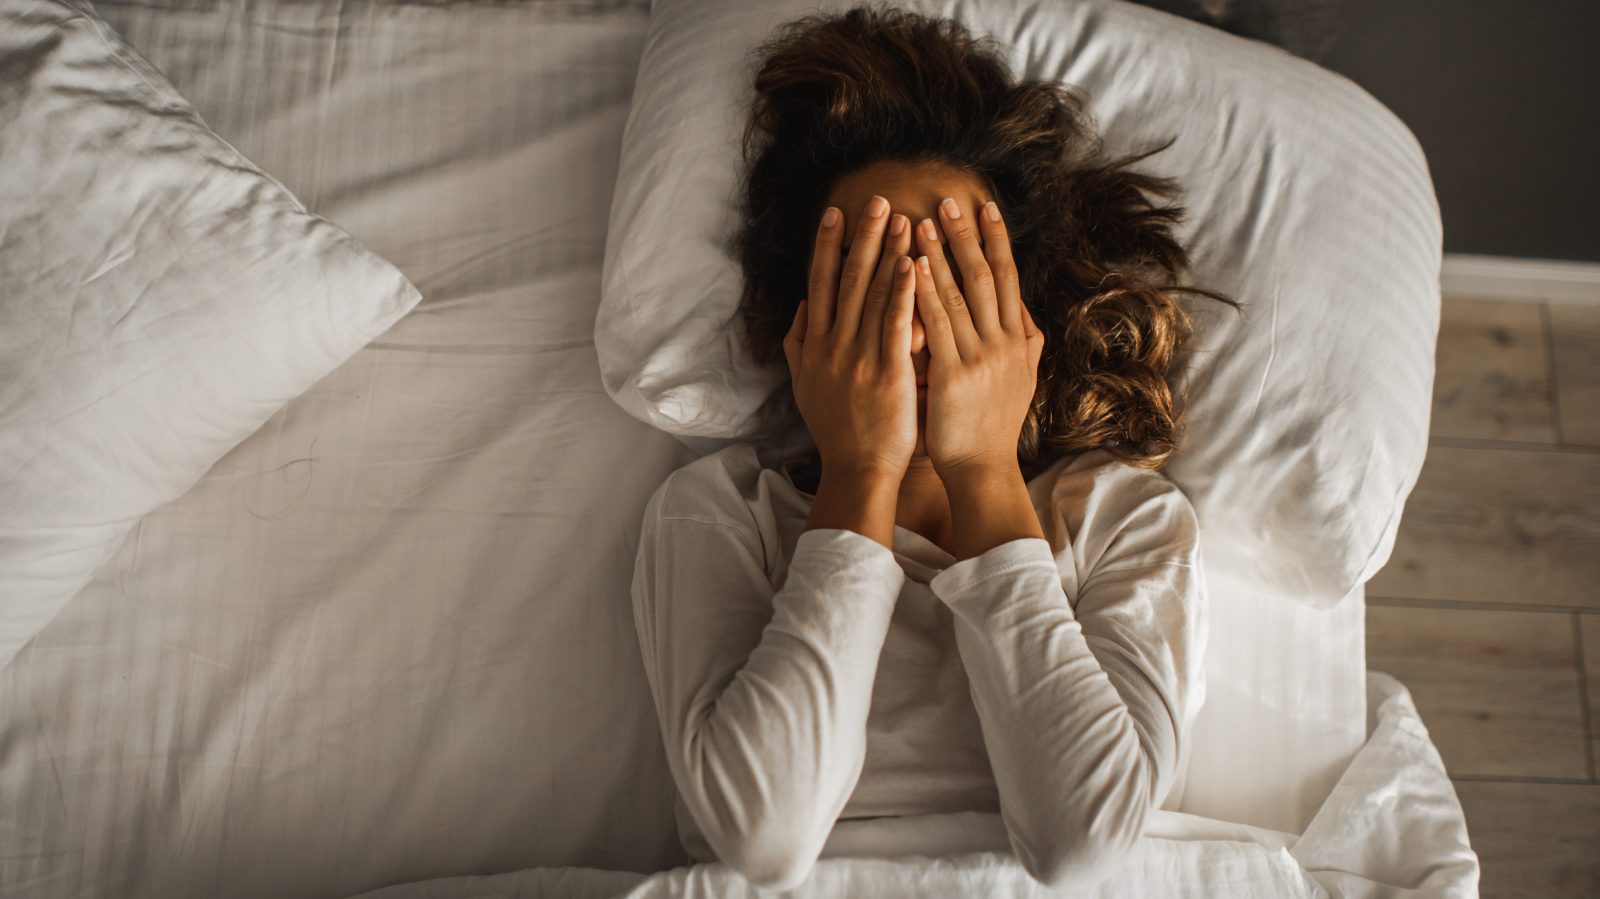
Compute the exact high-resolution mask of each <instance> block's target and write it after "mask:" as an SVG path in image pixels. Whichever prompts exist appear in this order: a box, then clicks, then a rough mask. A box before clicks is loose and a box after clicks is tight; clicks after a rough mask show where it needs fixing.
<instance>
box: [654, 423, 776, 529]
mask: <svg viewBox="0 0 1600 899" xmlns="http://www.w3.org/2000/svg"><path fill="white" fill-rule="evenodd" d="M761 468H762V465H761V460H760V458H759V457H758V455H757V452H756V449H755V447H754V446H752V445H751V444H748V443H735V444H730V445H728V446H725V447H723V448H722V449H719V450H717V451H715V452H713V453H709V454H707V455H704V456H701V457H699V458H698V459H695V460H694V461H692V462H690V463H688V464H687V465H684V466H683V467H681V468H679V469H677V470H676V471H674V472H672V474H669V475H667V479H666V480H665V481H663V482H662V483H661V486H660V487H658V488H656V492H655V495H654V496H653V497H651V500H650V507H651V510H652V511H653V512H654V513H655V517H657V518H707V519H712V520H719V521H725V523H730V524H731V523H737V522H745V521H748V520H749V519H750V514H749V508H748V505H747V503H746V502H745V500H744V497H745V496H746V494H747V492H748V490H749V487H750V486H751V485H752V484H753V483H754V482H755V480H756V479H757V478H758V477H759V476H760V473H761Z"/></svg>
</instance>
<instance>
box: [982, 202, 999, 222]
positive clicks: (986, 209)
mask: <svg viewBox="0 0 1600 899" xmlns="http://www.w3.org/2000/svg"><path fill="white" fill-rule="evenodd" d="M983 214H984V215H987V216H988V217H989V221H991V222H998V221H1000V207H999V206H996V205H995V204H994V201H993V200H990V201H989V202H987V203H985V204H984V205H983Z"/></svg>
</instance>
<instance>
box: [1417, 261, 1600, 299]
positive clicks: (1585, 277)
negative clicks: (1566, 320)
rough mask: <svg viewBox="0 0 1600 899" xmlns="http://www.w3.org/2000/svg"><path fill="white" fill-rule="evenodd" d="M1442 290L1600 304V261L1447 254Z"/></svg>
mask: <svg viewBox="0 0 1600 899" xmlns="http://www.w3.org/2000/svg"><path fill="white" fill-rule="evenodd" d="M1439 288H1440V292H1441V293H1443V294H1444V295H1445V296H1447V297H1481V298H1483V299H1491V300H1527V301H1532V302H1538V301H1542V300H1548V301H1549V302H1552V303H1579V304H1589V303H1593V304H1596V305H1600V262H1573V261H1570V260H1567V259H1524V258H1520V257H1516V256H1475V255H1472V254H1468V253H1446V254H1444V265H1443V266H1442V267H1441V268H1440V271H1439Z"/></svg>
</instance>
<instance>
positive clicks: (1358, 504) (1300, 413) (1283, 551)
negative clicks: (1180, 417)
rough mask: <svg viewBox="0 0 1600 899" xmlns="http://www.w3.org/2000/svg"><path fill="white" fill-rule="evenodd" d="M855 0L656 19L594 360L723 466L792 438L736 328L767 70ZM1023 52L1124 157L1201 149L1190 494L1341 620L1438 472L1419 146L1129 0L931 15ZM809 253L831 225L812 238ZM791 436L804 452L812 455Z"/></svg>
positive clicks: (1433, 308)
mask: <svg viewBox="0 0 1600 899" xmlns="http://www.w3.org/2000/svg"><path fill="white" fill-rule="evenodd" d="M850 5H853V4H850V3H846V2H840V0H830V2H825V3H821V4H820V5H819V4H814V3H809V2H807V3H799V2H789V0H656V2H655V4H654V7H653V12H652V15H651V22H650V30H649V34H648V36H647V40H646V44H645V52H644V57H643V59H642V60H641V63H640V67H639V74H638V78H637V82H636V88H635V93H634V96H633V102H632V108H631V110H630V112H629V115H628V121H627V123H626V131H625V133H624V137H623V146H622V153H621V161H620V170H619V172H618V177H617V186H616V192H615V194H614V197H613V201H612V206H611V217H610V230H609V234H608V239H607V243H606V255H605V265H604V271H603V280H602V288H601V299H600V308H599V310H598V313H597V316H596V320H595V346H596V350H597V351H598V354H599V358H600V367H601V375H602V379H603V382H604V384H605V388H606V390H607V391H608V392H609V393H610V395H611V396H612V398H613V399H615V400H616V401H617V403H618V404H620V405H621V406H622V407H623V408H624V409H626V410H628V412H629V413H631V414H633V415H634V416H636V417H638V418H639V419H641V420H643V421H646V422H649V423H650V424H652V425H654V426H656V427H658V428H661V429H663V430H666V431H669V432H671V433H673V434H676V435H679V437H680V438H681V439H683V440H684V442H686V443H688V444H689V445H690V446H692V447H694V448H695V449H697V450H701V451H710V450H711V449H714V448H715V446H716V444H717V443H719V442H727V441H732V440H739V439H749V438H752V437H756V436H760V437H761V439H767V435H772V434H780V433H783V432H785V423H784V420H785V418H787V419H788V420H789V421H790V425H789V427H790V428H791V429H792V420H793V417H794V416H793V412H792V400H790V398H789V384H788V380H789V374H788V370H787V368H786V367H785V366H783V365H781V364H780V365H776V366H770V367H762V366H758V365H756V364H755V362H754V361H753V360H752V359H751V357H750V355H749V352H748V349H747V347H746V346H745V344H744V342H743V336H742V329H741V328H740V327H738V323H737V322H736V321H735V313H736V310H737V305H738V301H739V293H740V278H741V273H740V271H739V268H738V265H737V262H736V260H735V259H734V258H733V257H732V256H731V255H730V254H729V252H728V251H727V249H725V247H726V244H727V243H728V240H727V238H728V236H729V235H730V233H731V231H732V229H733V228H734V226H735V224H736V222H735V217H734V216H735V210H736V201H737V197H736V194H735V192H736V190H737V176H738V175H739V166H740V165H741V161H740V155H739V143H738V137H739V134H740V130H741V129H742V127H743V123H744V120H745V118H744V117H745V116H746V115H747V112H748V103H749V100H750V97H751V90H752V88H751V81H752V79H753V75H754V72H753V70H751V69H748V68H747V67H746V55H747V54H748V53H749V52H750V51H751V50H752V49H753V47H754V46H755V45H756V44H758V43H760V42H761V41H763V40H765V39H766V38H767V37H768V36H769V35H770V33H771V31H772V30H773V28H775V27H776V26H777V25H778V24H780V23H782V22H785V21H788V20H791V19H794V18H798V17H799V16H801V15H803V14H806V13H807V12H810V11H812V10H814V9H819V8H820V9H822V10H827V11H833V10H843V9H845V8H848V6H850ZM904 6H905V7H906V8H908V9H911V10H914V11H917V12H921V13H924V14H929V15H934V16H942V17H950V16H954V17H956V18H958V19H959V20H960V21H962V22H963V23H964V24H965V25H966V26H967V27H968V28H969V29H970V30H972V31H973V32H974V33H976V34H979V35H985V34H986V35H990V36H993V37H995V38H996V39H998V40H999V41H1000V43H1001V44H1002V45H1003V46H1005V47H1009V48H1010V50H1011V57H1010V60H1009V61H1010V63H1011V65H1012V69H1013V71H1015V72H1016V73H1017V74H1018V77H1019V78H1021V79H1028V78H1044V79H1053V80H1057V81H1062V82H1066V83H1069V84H1072V85H1076V86H1078V87H1080V88H1082V89H1084V90H1085V91H1086V92H1087V93H1088V94H1089V97H1090V100H1091V108H1092V110H1093V112H1094V114H1095V116H1096V119H1097V121H1098V124H1099V126H1100V130H1101V132H1102V134H1103V135H1104V136H1105V139H1106V144H1107V147H1108V149H1109V150H1110V151H1111V152H1113V153H1114V154H1115V155H1118V156H1121V155H1125V154H1127V153H1131V152H1135V151H1140V150H1145V149H1148V148H1150V147H1153V146H1156V145H1158V144H1160V143H1162V142H1164V141H1165V139H1166V138H1168V137H1170V136H1172V135H1174V134H1175V135H1177V136H1178V139H1177V142H1176V143H1174V144H1173V145H1172V146H1171V147H1169V148H1167V149H1166V150H1164V151H1162V152H1160V153H1157V154H1156V155H1154V156H1152V157H1150V158H1148V159H1146V160H1144V161H1143V162H1142V163H1140V164H1139V165H1138V166H1137V168H1139V169H1140V170H1144V171H1151V172H1153V173H1155V174H1159V175H1166V176H1175V177H1177V178H1178V179H1179V180H1180V182H1181V183H1182V184H1183V186H1184V187H1185V189H1186V194H1185V196H1184V197H1183V198H1182V199H1181V201H1180V202H1182V203H1183V205H1186V206H1187V207H1188V209H1189V215H1188V220H1187V221H1186V222H1185V223H1184V224H1183V225H1182V226H1181V227H1179V228H1176V229H1175V230H1174V233H1175V236H1177V238H1178V239H1179V240H1180V241H1181V242H1182V243H1183V245H1184V246H1185V247H1186V248H1188V249H1189V251H1190V254H1191V258H1192V262H1193V263H1194V265H1193V274H1192V279H1191V280H1192V283H1194V284H1198V285H1200V286H1204V287H1209V288H1214V289H1217V290H1221V291H1223V292H1224V293H1226V294H1228V295H1229V296H1232V297H1234V298H1235V299H1237V300H1239V301H1240V302H1241V303H1243V304H1244V308H1243V310H1242V313H1243V314H1242V315H1240V314H1238V313H1235V312H1234V310H1233V309H1232V308H1230V307H1227V306H1225V305H1223V304H1220V303H1217V302H1215V301H1212V300H1209V299H1206V298H1197V297H1193V296H1189V295H1182V297H1181V299H1180V302H1181V303H1183V305H1184V307H1185V308H1186V309H1188V310H1189V311H1190V313H1191V314H1192V315H1193V316H1194V319H1195V324H1196V336H1195V339H1194V340H1193V341H1192V342H1191V344H1190V346H1189V348H1188V350H1187V352H1186V353H1185V354H1183V356H1182V357H1181V358H1180V359H1179V366H1180V371H1179V373H1178V375H1177V376H1176V377H1175V382H1176V383H1175V388H1176V389H1177V391H1178V392H1179V393H1180V394H1181V393H1182V392H1183V391H1184V390H1188V394H1189V405H1188V407H1187V418H1186V430H1185V431H1184V433H1183V434H1182V435H1181V437H1182V441H1181V443H1180V446H1179V448H1178V449H1177V450H1176V451H1175V452H1174V453H1173V455H1172V456H1171V459H1170V462H1169V464H1168V466H1167V467H1166V469H1165V473H1166V474H1167V476H1168V477H1170V478H1171V479H1172V480H1173V481H1174V482H1175V483H1176V484H1177V485H1178V486H1179V487H1180V488H1181V489H1182V490H1183V491H1184V493H1185V494H1186V495H1188V497H1189V499H1190V501H1191V502H1192V504H1193V505H1194V508H1195V511H1196V514H1197V515H1198V516H1199V518H1200V521H1201V525H1202V529H1203V531H1204V535H1203V538H1202V544H1203V552H1204V555H1205V557H1206V559H1207V560H1208V562H1207V564H1208V567H1210V566H1225V567H1227V568H1229V569H1231V570H1233V571H1235V572H1238V573H1239V576H1241V577H1247V578H1250V579H1252V580H1254V581H1255V582H1256V583H1259V584H1261V585H1263V586H1264V587H1265V588H1267V589H1271V590H1273V591H1275V592H1278V593H1281V594H1283V595H1287V596H1292V597H1295V598H1296V599H1298V600H1300V601H1303V602H1306V603H1309V604H1311V605H1314V606H1318V607H1328V606H1332V605H1333V604H1335V603H1337V602H1338V601H1339V600H1340V599H1342V598H1343V597H1345V596H1346V595H1348V594H1349V593H1350V592H1351V591H1352V590H1353V589H1354V588H1355V587H1357V586H1359V585H1360V584H1362V583H1364V582H1365V581H1366V580H1367V579H1368V578H1369V577H1371V576H1372V575H1373V574H1374V573H1375V572H1377V570H1378V569H1379V568H1380V567H1382V565H1383V563H1384V562H1386V561H1387V560H1388V557H1389V553H1390V551H1391V549H1392V547H1393V543H1394V535H1395V531H1396V529H1397V528H1398V525H1399V520H1400V514H1401V510H1402V508H1403V505H1404V500H1405V498H1406V496H1407V495H1408V494H1409V493H1410V491H1411V488H1412V487H1413V486H1414V485H1415V482H1416V478H1417V475H1418V473H1419V472H1420V470H1421V467H1422V460H1423V456H1424V455H1425V453H1426V451H1427V430H1428V417H1429V413H1430V409H1431V402H1430V401H1431V393H1432V386H1433V356H1434V343H1435V339H1436V336H1437V333H1438V322H1439V265H1440V260H1441V256H1442V252H1443V245H1442V236H1443V229H1442V225H1441V222H1440V218H1439V207H1438V203H1437V200H1436V199H1435V196H1434V192H1433V187H1432V182H1431V180H1430V178H1429V174H1428V167H1427V162H1426V159H1425V158H1424V156H1423V153H1422V149H1421V147H1420V145H1419V144H1418V143H1417V141H1416V139H1415V138H1414V137H1413V135H1412V134H1411V132H1410V131H1409V130H1408V129H1407V128H1406V127H1405V125H1403V124H1402V123H1401V122H1400V120H1399V119H1398V118H1397V117H1396V116H1395V115H1394V114H1393V113H1391V112H1390V111H1389V110H1388V109H1387V108H1385V107H1384V106H1383V105H1382V104H1381V103H1379V102H1378V101H1377V100H1375V99H1374V98H1373V97H1372V96H1371V95H1369V94H1367V93H1366V92H1365V91H1363V90H1362V89H1361V88H1360V87H1358V86H1357V85H1356V84H1354V83H1353V82H1351V81H1349V80H1348V79H1346V78H1344V77H1343V76H1341V75H1338V74H1335V73H1333V72H1329V71H1327V70H1325V69H1322V68H1320V67H1318V66H1317V65H1316V64H1314V63H1311V62H1309V61H1307V60H1304V59H1299V58H1297V57H1295V56H1293V55H1291V54H1289V53H1287V52H1285V51H1283V50H1282V49H1279V48H1277V47H1272V46H1268V45H1265V44H1262V43H1259V42H1256V41H1251V40H1247V39H1244V38H1240V37H1237V36H1235V35H1231V34H1228V33H1226V32H1223V31H1220V30H1217V29H1215V28H1210V27H1207V26H1204V25H1201V24H1198V23H1195V22H1191V21H1188V20H1186V19H1182V18H1179V17H1177V16H1173V15H1169V14H1166V13H1162V12H1159V11H1157V10H1153V9H1150V8H1147V7H1142V6H1138V5H1135V4H1132V3H1125V2H1121V0H1064V2H1058V3H1048V4H1044V3H1037V2H1031V0H989V2H984V3H981V4H966V3H952V2H915V0H913V2H908V3H905V4H904ZM804 227H807V228H809V226H804ZM791 432H792V431H791Z"/></svg>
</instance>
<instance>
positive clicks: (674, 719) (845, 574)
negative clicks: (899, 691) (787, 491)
mask: <svg viewBox="0 0 1600 899" xmlns="http://www.w3.org/2000/svg"><path fill="white" fill-rule="evenodd" d="M759 545H760V536H759V535H758V534H754V533H750V532H749V531H747V530H745V529H743V528H740V527H737V526H734V525H731V524H727V523H720V522H712V521H703V520H698V519H694V518H677V517H660V518H652V517H651V516H649V515H647V517H646V524H645V527H644V531H643V534H642V538H641V543H640V547H639V556H638V559H637V560H636V565H635V569H634V581H633V609H634V623H635V625H636V627H637V630H638V636H639V644H640V649H641V650H642V652H643V655H644V663H645V671H646V674H647V675H648V677H649V680H650V689H651V691H652V694H653V698H654V700H655V706H656V711H657V714H658V717H659V719H660V724H661V731H662V736H663V739H664V741H665V747H666V753H667V759H668V762H669V764H670V767H671V770H672V776H673V778H674V779H675V780H676V782H677V786H678V790H679V793H680V794H681V796H682V798H683V801H684V803H685V805H686V806H687V807H688V809H689V811H690V813H691V814H692V815H693V817H694V820H695V822H696V823H697V824H698V825H699V826H700V829H701V831H702V833H703V835H704V836H705V839H706V842H707V843H708V844H709V846H710V847H711V849H712V850H713V851H714V852H715V853H716V855H717V858H718V859H720V860H721V861H723V862H725V863H727V864H729V865H730V866H732V867H733V868H735V869H736V870H738V871H739V872H740V873H741V874H743V875H744V876H745V877H746V878H747V879H749V880H750V881H751V882H752V883H754V884H756V885H757V886H761V887H771V888H779V889H787V888H790V887H793V886H797V885H798V884H799V883H800V882H801V881H802V880H804V879H805V878H806V876H808V875H809V873H810V870H811V868H812V866H813V865H814V864H815V862H816V860H817V858H818V857H819V855H820V854H821V852H822V848H823V845H824V844H825V843H826V841H827V837H828V834H829V832H830V831H831V830H832V828H833V825H834V823H835V821H836V820H837V819H838V817H839V814H840V813H841V812H842V811H843V810H844V807H845V804H846V803H847V802H848V801H849V798H850V795H851V793H853V792H854V790H855V786H856V781H857V779H858V778H859V777H860V775H861V771H862V768H863V766H864V764H865V759H866V734H867V713H868V709H869V706H870V703H871V697H872V686H873V681H874V679H875V677H876V675H877V667H878V659H879V655H880V653H881V651H882V648H883V643H884V640H885V638H886V636H887V634H888V630H889V621H890V618H891V617H892V614H893V611H894V607H895V604H896V601H897V598H898V597H899V595H900V590H901V587H902V586H903V584H904V581H905V571H904V570H903V569H902V568H901V567H900V564H899V562H898V561H897V560H896V559H895V557H894V554H893V553H892V552H891V551H890V550H889V549H888V548H887V547H885V546H883V545H882V544H880V543H878V542H876V541H874V540H872V539H870V538H868V537H866V536H864V535H862V534H859V533H856V532H854V531H850V530H844V529H831V528H830V529H817V530H810V531H804V532H802V534H801V535H800V537H799V540H798V543H797V544H796V546H795V549H794V553H793V558H792V559H791V560H790V563H789V568H788V573H787V575H786V576H785V579H784V583H783V586H782V587H781V589H779V590H777V591H776V592H775V593H774V591H773V589H772V586H771V581H770V580H769V577H768V575H767V574H766V566H765V564H764V559H763V556H762V554H761V553H760V552H759V550H758V549H757V547H758V546H759Z"/></svg>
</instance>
